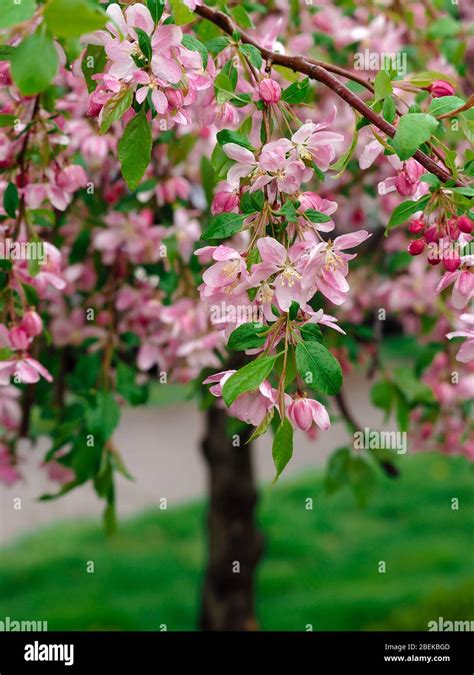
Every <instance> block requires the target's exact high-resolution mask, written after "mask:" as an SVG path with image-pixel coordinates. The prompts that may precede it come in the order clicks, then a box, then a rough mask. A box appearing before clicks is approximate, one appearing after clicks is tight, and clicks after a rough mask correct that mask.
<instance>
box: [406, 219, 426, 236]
mask: <svg viewBox="0 0 474 675" xmlns="http://www.w3.org/2000/svg"><path fill="white" fill-rule="evenodd" d="M424 229H425V224H424V222H423V221H422V220H412V221H411V223H410V225H409V226H408V231H409V232H410V233H411V234H420V232H423V230H424Z"/></svg>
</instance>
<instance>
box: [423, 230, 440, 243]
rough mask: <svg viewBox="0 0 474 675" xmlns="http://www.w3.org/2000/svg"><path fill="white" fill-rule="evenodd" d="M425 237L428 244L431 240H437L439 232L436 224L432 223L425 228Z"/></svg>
mask: <svg viewBox="0 0 474 675" xmlns="http://www.w3.org/2000/svg"><path fill="white" fill-rule="evenodd" d="M425 239H426V241H427V242H428V243H429V244H431V242H433V241H438V240H439V232H438V226H437V225H432V226H431V227H429V228H428V229H427V230H426V232H425Z"/></svg>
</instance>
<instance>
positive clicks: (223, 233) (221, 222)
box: [201, 213, 247, 239]
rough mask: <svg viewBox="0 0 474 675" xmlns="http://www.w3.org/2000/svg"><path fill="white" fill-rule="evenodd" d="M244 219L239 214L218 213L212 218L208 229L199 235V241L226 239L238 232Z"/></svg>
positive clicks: (243, 216) (244, 216)
mask: <svg viewBox="0 0 474 675" xmlns="http://www.w3.org/2000/svg"><path fill="white" fill-rule="evenodd" d="M246 217H247V216H246V215H245V214H243V215H242V214H240V213H220V214H219V215H218V216H215V217H214V218H212V220H211V222H210V224H209V227H208V228H207V229H206V230H204V232H203V233H202V234H201V239H227V237H231V236H232V235H233V234H235V233H236V232H240V230H241V229H242V226H243V223H244V220H245V218H246Z"/></svg>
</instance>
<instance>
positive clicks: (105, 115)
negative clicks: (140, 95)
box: [100, 89, 133, 134]
mask: <svg viewBox="0 0 474 675" xmlns="http://www.w3.org/2000/svg"><path fill="white" fill-rule="evenodd" d="M132 101H133V93H132V91H131V89H122V90H121V91H118V92H117V93H116V94H114V95H113V96H111V97H110V98H109V100H108V101H107V103H106V104H105V105H104V109H103V111H102V121H101V123H100V133H101V134H105V133H106V132H107V131H108V130H109V129H110V127H111V125H112V124H113V122H116V121H117V120H119V119H120V118H121V117H122V115H123V114H124V113H126V112H127V110H128V109H129V108H130V106H131V105H132Z"/></svg>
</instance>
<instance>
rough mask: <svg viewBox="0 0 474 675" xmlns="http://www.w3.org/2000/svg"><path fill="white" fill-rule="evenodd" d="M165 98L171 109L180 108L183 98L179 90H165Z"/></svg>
mask: <svg viewBox="0 0 474 675" xmlns="http://www.w3.org/2000/svg"><path fill="white" fill-rule="evenodd" d="M165 94H166V98H167V99H168V103H169V104H170V106H171V107H172V108H181V107H182V106H183V103H184V96H183V92H182V91H181V89H172V88H171V87H169V88H168V89H165Z"/></svg>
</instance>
